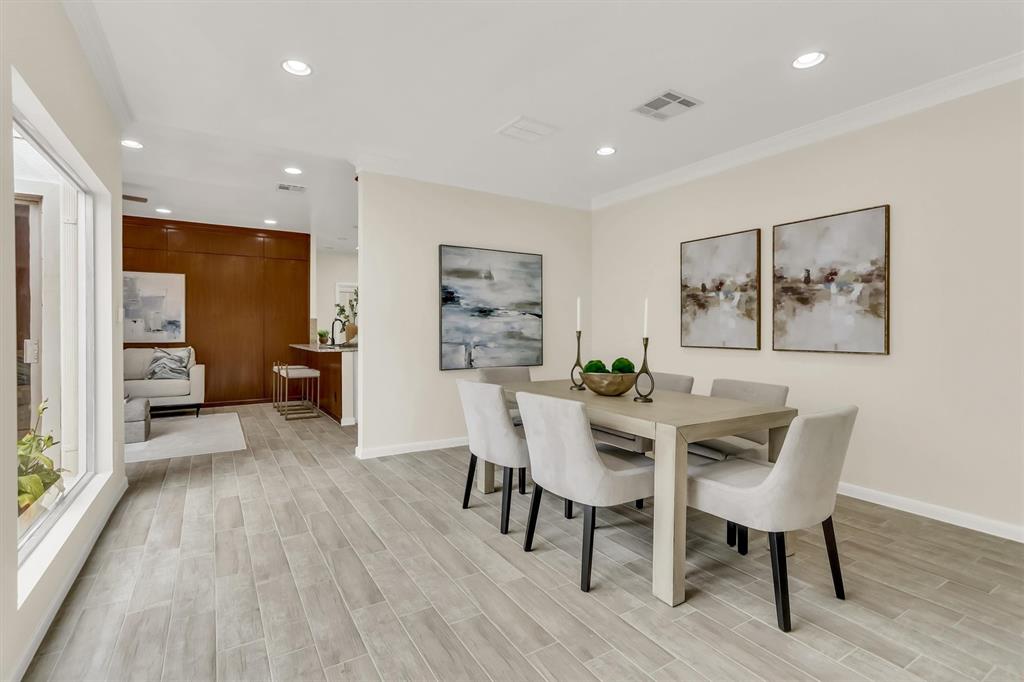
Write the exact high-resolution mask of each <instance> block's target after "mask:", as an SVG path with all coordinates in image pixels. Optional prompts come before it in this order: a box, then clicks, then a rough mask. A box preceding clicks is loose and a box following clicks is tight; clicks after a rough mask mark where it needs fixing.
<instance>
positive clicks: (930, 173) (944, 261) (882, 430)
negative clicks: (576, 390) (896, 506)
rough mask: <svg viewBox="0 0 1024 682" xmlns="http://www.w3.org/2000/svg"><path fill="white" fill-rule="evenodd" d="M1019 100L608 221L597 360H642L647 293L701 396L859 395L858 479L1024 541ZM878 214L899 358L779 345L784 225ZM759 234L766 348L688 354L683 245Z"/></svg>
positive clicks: (598, 298)
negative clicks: (743, 387) (770, 385)
mask: <svg viewBox="0 0 1024 682" xmlns="http://www.w3.org/2000/svg"><path fill="white" fill-rule="evenodd" d="M1022 103H1024V84H1022V81H1017V82H1014V83H1011V84H1008V85H1004V86H1001V87H998V88H994V89H991V90H988V91H984V92H981V93H978V94H975V95H972V96H969V97H965V98H962V99H959V100H954V101H951V102H948V103H946V104H942V105H939V106H936V107H933V108H931V109H926V110H923V111H920V112H917V113H914V114H911V115H908V116H905V117H903V118H899V119H895V120H892V121H889V122H886V123H883V124H880V125H876V126H873V127H871V128H866V129H863V130H861V131H858V132H855V133H851V134H847V135H845V136H842V137H838V138H834V139H831V140H827V141H824V142H819V143H816V144H813V145H810V146H806V147H803V148H800V149H797V150H794V151H790V152H788V153H785V154H781V155H779V156H776V157H773V158H770V159H766V160H763V161H759V162H756V163H751V164H749V165H746V166H743V167H740V168H736V169H734V170H730V171H727V172H724V173H722V174H720V175H717V176H714V177H709V178H705V179H702V180H698V181H694V182H692V183H689V184H686V185H682V186H679V187H675V188H672V189H668V190H664V191H661V192H659V193H657V194H653V195H650V196H647V197H643V198H638V199H635V200H631V201H627V202H625V203H621V204H617V205H614V206H611V207H609V208H606V209H604V210H600V211H597V212H596V213H594V215H593V266H592V267H593V292H594V296H593V305H594V310H595V315H594V318H595V321H594V326H595V331H596V334H595V338H596V342H595V350H596V354H597V355H599V356H601V357H607V358H612V357H615V356H616V355H618V354H632V355H637V354H639V350H638V349H639V345H640V339H639V338H638V337H639V334H638V330H639V327H640V315H641V309H640V303H639V301H640V300H641V298H642V297H643V296H649V297H650V305H651V320H650V337H651V348H650V359H651V365H652V366H653V368H654V369H655V370H661V371H667V372H680V373H687V374H692V375H695V376H696V377H697V383H696V385H695V387H694V390H695V391H697V392H706V391H707V390H708V388H709V386H710V383H711V380H712V379H713V378H714V377H736V378H744V379H751V380H757V381H768V382H775V383H783V384H788V385H790V386H791V391H790V404H792V405H794V406H796V407H798V408H799V409H800V410H801V411H805V412H814V411H816V410H820V409H824V408H826V407H829V406H833V405H837V404H842V403H854V404H856V405H858V406H860V416H859V418H858V423H857V426H856V429H855V433H854V437H853V442H852V444H851V448H850V452H849V456H848V458H847V462H846V467H845V470H844V473H843V481H844V482H845V483H847V484H852V485H855V486H863V487H865V488H869V489H872V490H875V491H881V492H882V493H886V494H889V495H895V496H899V497H903V498H910V499H911V501H913V502H914V504H917V506H914V504H911V505H909V506H911V507H913V508H915V509H918V510H919V511H925V510H924V508H922V507H920V504H919V503H921V502H924V503H926V504H931V505H938V506H939V507H942V508H945V511H944V510H942V509H930V510H928V511H930V512H932V513H933V514H937V515H939V516H942V515H945V516H946V517H947V518H952V519H955V520H957V521H958V522H960V523H964V524H967V525H970V524H972V523H973V525H975V527H981V528H986V529H987V530H989V531H995V532H1000V533H1002V534H1006V535H1017V536H1018V537H1020V536H1021V535H1022V534H1024V519H1022V517H1024V510H1022V505H1024V502H1022V499H1024V445H1022V433H1021V421H1022V414H1024V409H1022V375H1021V371H1022V358H1021V355H1022V349H1024V339H1022V319H1021V318H1022V315H1021V313H1022V302H1024V301H1022V279H1021V263H1022V258H1021V256H1022V244H1021V234H1022V231H1024V225H1022V223H1024V220H1022V204H1021V192H1022V189H1021V188H1022V187H1024V176H1022V170H1021V166H1022V149H1024V139H1022V126H1021V121H1022V120H1024V106H1022ZM878 204H891V205H892V209H891V211H892V212H891V316H890V329H891V354H890V355H889V356H887V357H878V356H855V355H835V354H823V353H781V352H773V351H772V350H771V338H772V335H771V329H772V320H771V312H772V305H771V288H770V287H771V271H772V270H771V262H772V261H771V258H772V251H771V245H772V239H771V236H772V232H771V226H772V225H773V224H779V223H783V222H787V221H793V220H799V219H803V218H811V217H814V216H819V215H826V214H831V213H836V212H839V211H846V210H852V209H858V208H864V207H868V206H875V205H878ZM754 227H760V228H761V229H762V263H761V274H762V277H761V286H762V292H763V295H762V301H763V305H762V311H761V336H762V340H763V342H762V350H760V351H744V350H714V349H693V348H680V347H679V243H680V242H681V241H683V240H689V239H694V238H697V237H705V236H711V235H715V234H722V233H727V232H734V231H737V230H745V229H749V228H754ZM624 264H629V274H628V275H622V274H619V273H620V272H621V268H622V267H623V265H624ZM598 309H599V310H600V311H601V312H600V313H599V314H598V313H597V310H598ZM611 311H621V314H614V313H613V312H611ZM565 357H568V355H564V356H563V362H564V358H565ZM552 359H554V357H552ZM860 492H861V493H863V492H864V491H860ZM888 501H889V502H890V503H901V502H902V501H900V500H895V499H889V500H888ZM946 511H949V512H951V513H946ZM972 515H973V516H972ZM978 517H980V518H978Z"/></svg>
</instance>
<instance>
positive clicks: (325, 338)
mask: <svg viewBox="0 0 1024 682" xmlns="http://www.w3.org/2000/svg"><path fill="white" fill-rule="evenodd" d="M328 341H329V339H328V338H327V337H326V336H321V337H320V345H322V346H324V345H327V342H328Z"/></svg>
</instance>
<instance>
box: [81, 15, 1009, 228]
mask: <svg viewBox="0 0 1024 682" xmlns="http://www.w3.org/2000/svg"><path fill="white" fill-rule="evenodd" d="M93 7H94V9H95V12H94V13H93V14H92V15H91V16H92V20H91V21H92V22H93V25H92V26H91V27H90V26H87V25H85V24H87V23H88V21H85V20H83V19H82V17H81V14H82V12H81V11H77V12H76V11H72V10H71V9H69V15H71V16H72V19H73V20H74V21H75V22H76V26H77V27H78V28H79V31H80V34H82V35H83V42H85V43H86V44H87V49H88V50H90V52H91V53H92V61H93V63H94V65H95V66H96V68H97V69H98V70H100V71H101V74H100V77H101V80H103V81H104V83H105V85H106V88H107V92H108V95H109V96H110V97H111V98H112V100H117V99H119V98H120V99H121V101H120V102H116V101H115V102H114V107H115V110H118V111H120V112H122V115H123V117H125V118H126V119H128V120H127V122H126V123H127V124H128V128H129V130H131V131H133V132H134V133H137V134H138V135H139V136H140V137H145V138H146V139H145V140H144V142H146V144H147V146H146V149H144V150H142V151H141V152H137V153H135V152H128V151H126V153H125V159H126V164H125V178H126V180H127V181H130V182H131V183H137V184H138V185H143V186H145V189H146V191H147V192H149V193H150V196H151V197H156V198H157V199H158V200H160V201H167V202H172V201H173V202H174V203H175V206H176V207H178V210H179V211H181V212H180V213H179V212H177V211H176V214H177V215H179V216H181V215H182V214H184V215H193V214H194V215H196V216H199V215H202V216H203V219H209V220H213V219H214V218H213V217H212V214H213V213H215V212H216V213H217V216H218V217H217V218H216V219H217V220H218V221H223V222H232V223H236V224H237V223H239V222H242V223H243V224H254V223H258V224H259V225H260V226H262V222H261V221H262V218H263V217H264V214H266V213H267V212H274V213H276V214H279V215H280V216H282V217H283V219H282V222H281V226H291V227H295V228H301V227H302V226H303V224H304V221H305V224H307V225H308V224H312V223H314V222H317V223H318V225H327V226H330V228H324V232H325V233H327V234H333V232H332V230H334V229H335V226H337V229H339V230H341V229H344V228H345V226H348V225H351V224H352V223H354V216H355V204H354V200H353V201H352V202H351V204H349V203H346V202H337V205H336V206H334V207H333V208H331V207H328V208H322V209H315V208H314V204H313V203H311V204H310V205H308V206H307V207H306V211H307V213H305V214H303V213H302V210H303V209H302V207H300V206H298V205H293V203H292V202H290V201H289V198H288V197H284V198H281V197H278V196H276V195H275V194H273V193H269V194H268V193H267V192H266V191H265V190H263V189H262V188H264V187H265V186H266V184H267V183H268V182H271V183H272V182H276V181H277V180H281V179H285V180H286V179H287V176H283V174H281V173H280V167H281V166H282V165H283V164H284V163H285V162H287V163H292V161H291V159H297V161H295V163H302V164H305V165H306V166H308V167H309V168H311V169H312V168H319V166H318V164H323V165H324V166H330V165H331V163H332V162H331V161H329V159H335V160H339V161H340V160H342V159H345V160H348V161H351V162H352V163H353V164H354V165H355V166H356V167H358V168H360V169H367V170H376V171H381V172H387V173H394V174H398V175H405V176H408V177H414V178H420V179H424V180H429V181H434V182H441V183H446V184H453V185H458V186H463V187H470V188H474V189H481V190H485V191H491V192H496V193H501V194H507V195H512V196H520V197H526V198H530V199H536V200H540V201H546V202H551V203H555V204H561V205H568V206H578V207H589V206H590V205H591V201H592V200H593V199H594V198H595V197H597V196H600V195H603V194H606V193H609V192H611V191H613V190H616V189H617V188H621V187H624V186H626V185H630V184H633V183H637V182H639V181H642V180H644V179H645V178H650V177H652V176H656V175H659V174H662V173H666V172H668V171H671V170H673V169H676V168H679V167H682V166H687V165H689V164H693V163H696V162H698V161H701V160H702V159H707V158H710V157H714V156H716V155H719V154H723V153H725V152H728V151H730V150H734V149H737V148H740V147H743V146H745V145H749V144H752V143H755V142H757V141H759V140H764V139H766V138H769V137H772V136H775V135H779V134H781V133H783V132H785V131H789V130H793V129H795V128H799V127H802V126H805V125H809V124H812V123H814V122H816V121H821V120H822V119H825V118H828V117H831V116H834V115H837V114H840V113H842V112H845V111H848V110H850V109H853V108H855V107H858V106H861V105H864V104H866V103H870V102H873V101H876V100H879V99H882V98H886V97H889V96H892V95H894V94H897V93H900V92H903V91H906V90H909V89H911V88H914V87H917V86H920V85H922V84H925V83H928V82H931V81H934V80H936V79H939V78H942V77H945V76H948V75H950V74H954V73H958V72H961V71H964V70H967V69H970V68H973V67H976V66H979V65H982V64H986V63H988V62H992V61H994V60H997V59H1000V58H1002V57H1005V56H1007V55H1011V54H1014V53H1019V52H1021V51H1022V50H1024V31H1022V26H1024V4H1022V3H1019V2H984V1H981V0H971V1H969V2H865V1H858V2H678V3H641V2H546V3H545V2H478V3H466V2H458V3H442V2H377V3H342V2H299V1H293V2H287V3H285V2H250V3H230V2H187V3H176V2H145V3H142V2H137V3H128V2H112V1H111V2H95V3H93ZM76 15H78V16H76ZM811 50H822V51H825V52H827V53H828V54H829V58H828V60H827V61H826V62H825V63H824V64H823V65H821V66H819V67H817V68H814V69H810V70H806V71H797V70H795V69H793V68H791V66H790V62H792V60H793V59H794V58H795V57H796V56H798V55H800V54H802V53H804V52H808V51H811ZM285 58H297V59H302V60H304V61H307V62H309V63H310V64H311V65H312V66H313V69H314V72H313V75H312V76H310V77H308V78H296V77H293V76H289V75H288V74H286V73H285V72H284V71H283V70H282V69H281V68H280V62H281V61H282V60H283V59H285ZM667 88H671V89H674V90H677V91H679V92H682V93H685V94H687V95H690V96H693V97H695V98H697V99H698V100H700V101H702V102H704V104H703V105H701V106H700V107H699V108H696V109H693V110H691V111H689V112H687V113H685V114H683V115H681V116H679V117H677V118H674V119H671V120H670V121H667V122H657V121H652V120H650V119H647V118H644V117H641V116H639V115H638V114H635V113H632V112H631V111H630V110H631V109H632V108H633V107H635V106H637V105H639V104H641V103H643V102H644V101H646V100H648V99H650V98H651V97H652V96H654V95H657V94H658V93H659V92H661V91H662V90H664V89H667ZM519 115H526V116H528V117H530V118H533V119H537V120H539V121H542V122H544V123H547V124H550V125H552V126H554V127H555V128H556V129H557V130H556V132H554V133H553V134H551V135H550V136H548V137H546V138H544V139H541V140H539V141H536V142H533V143H524V142H520V141H517V140H513V139H510V138H508V137H505V136H500V135H497V134H495V132H496V131H497V130H498V129H499V128H501V127H502V126H504V125H505V124H506V123H508V122H510V121H511V120H512V119H514V118H516V117H517V116H519ZM606 144H610V145H612V146H615V147H617V148H618V150H619V151H618V153H617V154H615V155H614V156H610V157H604V158H599V157H597V156H596V155H595V154H594V150H595V149H596V148H597V147H599V146H601V145H606ZM336 162H337V161H336ZM335 170H336V169H335ZM324 172H325V173H326V171H324ZM319 173H320V170H317V171H315V172H307V173H306V174H305V175H303V176H301V180H302V182H303V183H309V184H310V186H311V187H312V186H313V185H314V184H318V183H319V182H320V181H321V180H324V181H325V182H326V183H327V185H326V187H325V189H323V190H318V192H316V193H315V194H316V200H317V201H318V200H319V198H321V196H323V197H325V198H326V197H330V196H331V195H332V192H333V190H334V188H335V187H334V185H333V183H334V182H335V180H330V179H327V177H326V176H325V177H324V178H321V177H320V176H319ZM343 175H344V174H343V173H341V174H340V175H339V179H338V181H339V182H343V181H344V178H343V177H342V176H343ZM209 187H213V188H215V191H214V190H210V189H209ZM350 190H351V188H344V190H342V191H350ZM224 192H227V193H228V195H229V196H230V197H231V198H232V201H231V203H230V204H224V203H222V202H220V199H216V198H215V196H214V195H216V196H218V197H220V196H221V194H222V193H224ZM165 193H166V194H165ZM312 194H314V193H311V195H312ZM353 197H354V193H353ZM236 199H237V200H236ZM311 200H312V198H311ZM314 203H315V202H314ZM151 205H152V204H151ZM221 211H223V212H224V215H225V216H228V217H224V218H221V217H219V216H220V215H221V213H220V212H221ZM232 211H237V212H242V211H244V218H236V217H230V216H236V215H240V214H241V213H232ZM337 211H341V212H343V213H344V215H342V214H336V212H337ZM313 214H316V215H318V216H320V218H322V220H315V219H314V216H313ZM313 231H314V232H316V233H320V231H321V228H320V227H314V229H313Z"/></svg>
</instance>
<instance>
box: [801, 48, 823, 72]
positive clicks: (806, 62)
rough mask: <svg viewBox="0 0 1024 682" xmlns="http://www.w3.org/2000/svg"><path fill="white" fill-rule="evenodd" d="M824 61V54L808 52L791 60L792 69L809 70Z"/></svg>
mask: <svg viewBox="0 0 1024 682" xmlns="http://www.w3.org/2000/svg"><path fill="white" fill-rule="evenodd" d="M823 61H825V53H824V52H808V53H807V54H802V55H800V56H799V57H797V58H796V59H794V60H793V68H794V69H809V68H811V67H812V66H817V65H818V64H821V63H822V62H823Z"/></svg>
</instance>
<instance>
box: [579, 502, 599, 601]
mask: <svg viewBox="0 0 1024 682" xmlns="http://www.w3.org/2000/svg"><path fill="white" fill-rule="evenodd" d="M596 519H597V508H596V507H592V506H590V505H589V504H585V505H583V555H582V565H581V566H580V589H581V590H583V591H584V592H590V568H591V566H592V564H593V563H594V521H595V520H596Z"/></svg>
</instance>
